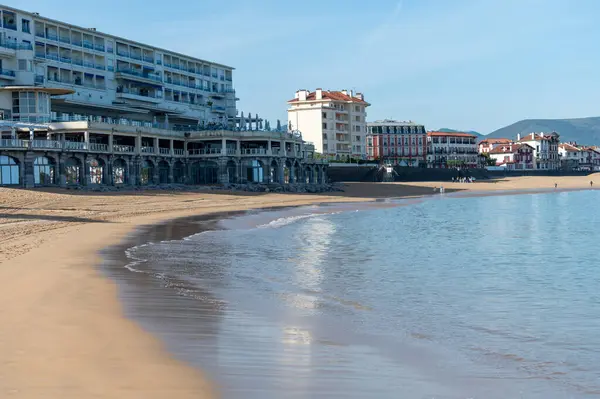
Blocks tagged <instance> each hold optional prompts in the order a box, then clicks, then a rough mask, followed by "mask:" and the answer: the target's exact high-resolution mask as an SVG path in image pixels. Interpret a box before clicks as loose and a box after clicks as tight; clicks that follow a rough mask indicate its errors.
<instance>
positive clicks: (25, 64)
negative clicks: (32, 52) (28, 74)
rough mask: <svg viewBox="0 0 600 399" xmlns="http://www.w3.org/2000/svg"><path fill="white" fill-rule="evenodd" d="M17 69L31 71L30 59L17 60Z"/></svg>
mask: <svg viewBox="0 0 600 399" xmlns="http://www.w3.org/2000/svg"><path fill="white" fill-rule="evenodd" d="M18 64H19V71H31V61H27V60H19V62H18Z"/></svg>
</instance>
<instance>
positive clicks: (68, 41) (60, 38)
mask: <svg viewBox="0 0 600 399" xmlns="http://www.w3.org/2000/svg"><path fill="white" fill-rule="evenodd" d="M58 41H59V42H61V43H67V44H71V38H69V37H65V36H60V37H59V39H58Z"/></svg>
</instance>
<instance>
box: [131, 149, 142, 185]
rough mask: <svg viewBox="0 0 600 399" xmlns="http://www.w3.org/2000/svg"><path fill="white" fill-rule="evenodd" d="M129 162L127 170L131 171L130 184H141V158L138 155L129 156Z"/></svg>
mask: <svg viewBox="0 0 600 399" xmlns="http://www.w3.org/2000/svg"><path fill="white" fill-rule="evenodd" d="M130 162H131V164H130V166H129V171H130V172H131V179H130V184H133V185H135V186H139V185H141V174H140V166H141V165H140V164H141V159H140V157H139V156H135V157H131V161H130Z"/></svg>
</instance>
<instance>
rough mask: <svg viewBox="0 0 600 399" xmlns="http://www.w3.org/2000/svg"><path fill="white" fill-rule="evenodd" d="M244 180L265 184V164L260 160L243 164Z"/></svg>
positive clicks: (252, 160)
mask: <svg viewBox="0 0 600 399" xmlns="http://www.w3.org/2000/svg"><path fill="white" fill-rule="evenodd" d="M245 170H246V180H247V181H248V182H251V183H264V182H265V164H264V163H263V162H262V161H261V160H260V159H251V160H248V161H246V162H245Z"/></svg>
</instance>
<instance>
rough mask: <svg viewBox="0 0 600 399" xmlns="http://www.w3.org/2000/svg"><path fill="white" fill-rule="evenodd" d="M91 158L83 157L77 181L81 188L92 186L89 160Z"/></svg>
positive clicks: (85, 155)
mask: <svg viewBox="0 0 600 399" xmlns="http://www.w3.org/2000/svg"><path fill="white" fill-rule="evenodd" d="M91 159H92V158H91V157H89V158H88V156H87V154H84V155H83V162H82V163H81V165H82V166H81V172H80V175H81V176H79V181H80V182H81V184H82V185H83V186H89V185H90V184H92V177H91V176H90V160H91Z"/></svg>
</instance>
